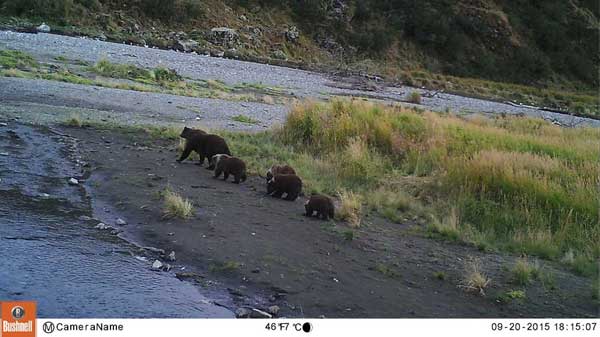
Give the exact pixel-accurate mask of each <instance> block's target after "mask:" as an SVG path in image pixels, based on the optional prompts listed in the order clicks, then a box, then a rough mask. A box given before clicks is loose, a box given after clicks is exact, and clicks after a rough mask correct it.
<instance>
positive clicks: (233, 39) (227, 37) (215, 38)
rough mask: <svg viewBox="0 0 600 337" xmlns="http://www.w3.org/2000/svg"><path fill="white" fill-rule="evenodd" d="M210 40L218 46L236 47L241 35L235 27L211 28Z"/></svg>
mask: <svg viewBox="0 0 600 337" xmlns="http://www.w3.org/2000/svg"><path fill="white" fill-rule="evenodd" d="M208 40H209V41H210V42H212V43H213V44H216V45H218V46H223V47H226V48H234V47H235V46H236V45H237V44H238V43H239V40H240V37H239V35H238V33H237V32H236V31H235V29H231V28H227V27H218V28H213V29H211V30H210V33H209V35H208Z"/></svg>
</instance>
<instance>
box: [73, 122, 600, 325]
mask: <svg viewBox="0 0 600 337" xmlns="http://www.w3.org/2000/svg"><path fill="white" fill-rule="evenodd" d="M63 132H65V133H67V134H69V135H72V136H73V137H76V138H77V139H79V142H78V143H79V151H80V152H81V154H82V156H83V158H84V159H85V160H89V162H90V163H91V168H90V170H91V176H90V177H89V179H88V180H87V181H86V182H85V184H86V186H88V187H90V188H91V190H92V198H93V200H94V203H95V208H96V212H97V213H98V214H97V215H98V216H99V217H100V218H101V219H102V220H104V221H106V222H107V223H113V222H114V219H115V218H116V217H117V216H119V217H123V218H124V219H126V220H127V221H128V223H129V224H128V225H126V226H123V227H122V229H123V230H124V233H123V235H124V236H125V237H127V238H129V239H131V240H134V241H136V242H139V243H140V244H142V245H149V246H154V247H158V248H162V249H165V251H170V250H174V251H176V253H177V257H178V263H183V264H184V265H187V266H189V269H188V271H189V270H193V271H196V272H198V273H199V274H201V275H204V276H209V277H208V278H207V279H212V278H216V279H217V280H219V282H221V283H222V285H223V286H226V287H229V288H230V292H231V293H232V294H233V295H234V297H235V298H236V301H234V303H231V304H225V305H227V306H233V308H232V309H235V307H237V306H243V305H258V306H263V307H266V306H269V305H272V304H273V303H274V304H277V305H279V306H280V307H281V308H282V312H281V315H284V316H308V317H318V316H320V315H325V316H326V317H519V316H532V317H587V316H598V311H597V310H598V308H597V306H596V305H595V304H594V303H592V300H591V299H590V296H589V287H588V282H589V281H588V280H586V279H583V278H579V277H576V276H574V275H573V274H571V273H569V272H565V271H563V270H561V269H560V268H557V267H556V266H553V265H551V264H544V268H546V269H547V270H549V271H551V272H552V273H553V274H554V275H555V279H556V287H557V289H555V290H549V289H548V290H547V289H545V288H544V287H543V286H542V285H541V284H540V283H539V282H535V283H533V284H532V285H530V286H528V287H525V288H524V290H525V292H526V296H527V297H526V299H524V300H522V301H513V302H511V303H508V304H507V303H500V302H499V301H498V300H496V298H497V297H498V295H500V294H502V293H504V292H506V291H508V290H511V289H520V287H517V286H515V285H513V284H511V283H510V282H509V277H510V274H509V273H508V272H507V271H506V268H509V267H510V266H512V264H513V263H514V257H510V256H505V255H497V254H485V253H481V252H479V251H477V250H475V249H474V248H471V247H465V246H458V245H454V244H445V243H442V242H438V241H435V240H431V239H426V238H424V237H422V236H421V235H419V234H418V233H416V232H415V231H414V230H411V228H413V226H417V227H418V226H419V225H418V224H416V223H412V222H408V223H405V224H402V225H398V224H392V223H389V222H386V221H383V220H381V219H378V218H368V219H366V224H365V225H364V226H363V227H361V228H360V229H359V230H357V231H356V232H355V233H354V239H353V240H351V241H349V240H346V239H345V238H344V235H343V232H344V231H347V230H349V228H348V227H347V225H345V224H343V223H329V222H323V221H319V220H313V219H307V218H305V217H303V216H302V211H303V201H304V199H302V198H300V199H299V200H297V201H296V202H287V201H283V200H277V199H274V198H271V197H266V196H265V195H264V183H263V181H262V179H260V178H258V177H250V178H249V181H247V182H246V183H244V184H242V185H235V184H232V183H231V182H223V181H220V180H215V179H213V178H212V176H211V172H210V171H208V170H206V169H205V168H203V167H199V166H197V165H194V164H193V163H192V162H189V161H188V162H185V163H182V164H177V163H176V162H175V158H176V152H175V151H174V150H173V149H174V146H175V144H171V143H165V142H163V141H156V140H152V139H149V138H146V136H144V135H136V134H120V133H119V132H116V131H97V130H94V129H85V128H84V129H77V128H67V129H65V130H63ZM300 174H301V172H300ZM167 186H170V187H171V188H172V189H174V190H176V191H178V192H180V193H181V194H182V195H183V196H185V197H187V198H190V199H191V200H192V201H193V203H194V206H195V210H196V214H195V216H194V217H193V219H190V220H165V219H162V216H161V206H162V201H161V200H160V199H159V198H158V192H159V191H161V190H163V189H164V188H165V187H167ZM472 259H479V260H480V261H481V264H482V266H483V270H484V271H485V272H486V273H487V274H488V275H489V276H490V277H491V279H492V285H491V288H490V289H488V290H487V293H486V296H485V297H482V296H479V295H477V294H473V293H469V292H466V291H465V290H464V289H462V288H461V287H459V285H460V284H462V283H463V281H462V279H463V276H464V266H465V263H466V262H467V261H470V260H472ZM436 272H443V273H444V274H445V275H446V277H445V279H444V280H440V279H438V278H436V277H434V275H433V274H434V273H436ZM199 285H200V286H204V287H214V286H215V285H214V284H206V283H204V284H203V283H202V282H200V283H199Z"/></svg>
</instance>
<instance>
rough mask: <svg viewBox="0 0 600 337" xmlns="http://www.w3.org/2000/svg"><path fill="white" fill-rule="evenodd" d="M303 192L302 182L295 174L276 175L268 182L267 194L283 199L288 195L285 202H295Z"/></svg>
mask: <svg viewBox="0 0 600 337" xmlns="http://www.w3.org/2000/svg"><path fill="white" fill-rule="evenodd" d="M300 192H302V180H301V179H300V178H299V177H298V176H297V175H295V174H276V175H274V176H273V178H272V179H270V180H269V181H268V182H267V194H270V195H272V196H274V197H277V198H281V196H282V195H283V193H286V194H287V195H286V197H285V198H284V199H285V200H290V201H294V200H296V199H297V198H298V195H299V194H300Z"/></svg>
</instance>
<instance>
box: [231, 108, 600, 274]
mask: <svg viewBox="0 0 600 337" xmlns="http://www.w3.org/2000/svg"><path fill="white" fill-rule="evenodd" d="M225 135H226V136H227V138H228V141H229V142H230V143H231V144H232V149H233V151H234V152H235V153H236V155H239V156H241V157H243V158H245V159H246V160H248V162H249V164H250V165H249V166H250V169H251V170H254V171H258V172H261V170H264V169H266V168H267V167H269V166H270V165H271V163H272V162H288V163H290V164H291V165H293V166H294V167H296V168H297V170H298V171H299V172H301V173H302V177H303V180H304V181H305V184H306V186H307V189H308V191H309V192H312V191H317V192H323V193H328V194H330V195H337V193H338V192H340V191H352V192H354V193H357V194H358V195H360V196H362V198H361V199H362V200H364V202H365V204H366V206H368V207H367V208H368V209H369V210H372V211H376V212H378V213H380V214H382V215H384V216H386V217H388V218H390V219H392V220H395V221H401V219H402V218H403V214H405V213H407V212H409V213H410V212H411V211H415V212H419V213H423V212H426V211H424V210H423V208H422V207H425V208H426V209H427V210H429V211H430V212H431V214H432V215H433V218H432V219H433V220H431V223H432V226H430V227H428V228H429V230H430V231H431V234H432V235H433V236H440V237H444V238H447V239H453V240H459V241H466V242H471V243H473V244H476V245H477V246H479V247H481V248H482V249H504V250H509V251H513V252H518V253H526V254H531V255H537V256H541V257H544V258H549V259H557V260H558V259H563V256H564V255H565V254H567V255H568V254H570V255H574V257H572V258H571V259H570V261H572V262H568V261H567V263H568V264H570V265H572V266H573V268H574V270H576V271H578V272H579V273H581V274H588V275H593V274H594V273H595V271H596V269H597V268H596V267H595V265H594V262H593V261H594V260H595V259H597V258H599V257H600V247H599V245H598V242H600V222H599V221H600V220H599V211H600V194H599V193H598V186H599V183H600V181H599V179H600V178H599V177H598V172H600V158H599V156H598V151H599V149H600V130H598V129H592V128H573V129H568V128H560V127H557V126H554V125H552V124H550V123H548V122H545V121H543V120H538V119H531V118H498V119H487V118H483V117H481V118H474V119H470V120H466V119H462V118H458V117H454V116H443V115H439V114H435V113H431V112H423V113H421V112H416V111H414V110H409V109H406V108H401V107H384V106H380V105H373V104H369V103H364V102H358V101H335V102H333V103H329V104H327V103H322V104H321V103H306V104H303V105H298V106H296V107H294V108H293V109H292V111H291V113H290V115H289V117H288V119H287V121H286V123H285V124H284V126H283V127H282V128H281V130H277V131H275V132H265V133H260V134H253V135H248V134H239V133H226V134H225ZM423 204H424V205H423ZM563 260H564V259H563Z"/></svg>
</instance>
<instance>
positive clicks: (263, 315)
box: [250, 308, 273, 318]
mask: <svg viewBox="0 0 600 337" xmlns="http://www.w3.org/2000/svg"><path fill="white" fill-rule="evenodd" d="M250 317H251V318H273V315H271V314H269V313H268V312H264V311H262V310H259V309H256V308H252V312H250Z"/></svg>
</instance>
